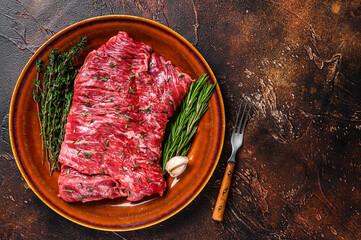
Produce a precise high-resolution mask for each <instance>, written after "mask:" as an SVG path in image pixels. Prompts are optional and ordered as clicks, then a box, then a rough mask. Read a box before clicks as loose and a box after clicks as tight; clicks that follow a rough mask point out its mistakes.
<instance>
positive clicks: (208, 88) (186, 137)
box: [162, 74, 217, 173]
mask: <svg viewBox="0 0 361 240" xmlns="http://www.w3.org/2000/svg"><path fill="white" fill-rule="evenodd" d="M182 75H183V74H181V75H180V76H179V77H183V76H184V75H183V76H182ZM207 78H208V77H207V75H206V74H203V75H201V76H200V77H199V79H198V81H196V82H193V83H192V84H191V86H190V89H189V91H188V93H187V94H186V96H185V97H184V99H183V101H182V104H181V110H180V113H179V114H178V116H177V118H176V120H175V122H174V123H173V124H172V125H171V130H170V134H169V135H168V139H167V140H166V142H165V144H164V149H163V163H162V164H163V172H164V173H165V166H166V164H167V162H168V160H169V159H171V158H172V157H174V156H186V155H187V153H188V151H189V148H190V146H191V143H192V142H191V140H192V138H193V136H194V134H195V133H196V132H197V128H198V123H199V121H200V119H201V117H202V116H203V114H204V113H205V112H206V111H207V109H208V101H209V99H210V97H211V96H212V94H213V89H214V87H215V86H216V84H217V83H215V84H208V83H207ZM168 94H169V93H168ZM169 95H170V94H169ZM169 103H170V104H174V102H169Z"/></svg>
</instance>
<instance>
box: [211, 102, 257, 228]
mask: <svg viewBox="0 0 361 240" xmlns="http://www.w3.org/2000/svg"><path fill="white" fill-rule="evenodd" d="M242 106H243V101H241V104H240V106H239V110H238V113H237V120H236V123H235V125H234V129H233V132H232V137H231V144H232V155H231V156H230V158H229V159H228V161H227V167H226V171H225V173H224V176H223V180H222V184H221V189H220V190H219V193H218V198H217V202H216V205H215V207H214V211H213V215H212V218H213V219H214V220H216V221H222V220H223V214H224V210H225V207H226V202H227V197H228V193H229V188H230V185H231V179H232V176H233V170H234V167H235V165H236V155H237V151H238V149H239V148H240V147H241V146H242V144H243V137H244V129H245V128H246V124H247V120H248V116H249V113H250V111H251V108H252V105H251V104H250V103H248V102H247V101H245V104H244V107H243V111H242ZM247 108H248V111H247V114H246V115H245V113H246V110H247ZM241 112H242V117H241V119H240V120H239V116H240V114H241ZM238 120H239V122H238ZM237 126H238V127H237Z"/></svg>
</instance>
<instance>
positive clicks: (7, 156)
mask: <svg viewBox="0 0 361 240" xmlns="http://www.w3.org/2000/svg"><path fill="white" fill-rule="evenodd" d="M0 7H1V8H0V9H1V11H0V49H1V53H2V54H1V55H2V59H1V61H0V70H1V75H0V88H1V94H0V101H1V106H0V117H1V119H2V122H1V123H2V125H1V135H0V183H1V184H0V239H19V238H24V239H39V238H43V239H50V238H56V239H91V238H94V239H102V238H107V239H110V238H114V239H116V238H120V239H323V238H324V239H361V230H360V229H361V216H360V214H361V134H360V133H361V71H360V70H361V61H360V60H361V31H360V30H361V1H359V0H357V1H351V0H344V1H341V0H333V1H331V0H330V1H312V0H305V1H301V0H298V1H296V0H294V1H282V0H280V1H272V0H271V1H257V0H256V1H254V0H241V1H211V0H199V1H183V0H182V1H175V0H173V1H165V0H157V1H137V0H135V1H121V0H109V1H100V0H99V1H90V0H86V1H77V0H69V1H65V0H64V1H55V0H51V1H45V0H44V1H41V0H29V1H25V0H3V1H1V2H0ZM108 14H128V15H135V16H141V17H145V18H148V19H151V20H154V21H157V22H160V23H162V24H164V25H166V26H168V27H170V28H172V29H174V30H175V31H177V32H178V33H180V34H181V35H182V36H184V37H185V38H186V39H187V40H188V41H190V42H191V43H192V44H194V46H195V47H196V48H197V49H198V50H199V51H200V53H201V54H202V55H203V56H204V57H205V59H206V60H207V62H208V63H209V65H210V66H211V68H212V69H213V71H214V73H215V75H216V77H217V78H218V81H219V85H220V87H221V90H222V94H223V97H224V104H225V109H226V117H227V122H226V124H227V125H226V137H225V144H224V150H223V153H222V156H221V159H220V162H219V165H218V167H217V169H216V171H215V173H214V175H213V177H212V178H211V179H210V181H209V183H208V184H207V186H206V187H205V189H204V190H203V191H202V192H201V193H200V195H199V196H198V197H197V198H196V199H195V200H194V201H193V202H192V203H191V204H190V205H189V206H187V207H186V208H185V209H184V210H182V211H181V212H180V213H178V214H177V215H175V216H174V217H172V218H170V219H169V220H167V221H165V222H162V223H160V224H158V225H156V226H153V227H150V228H146V229H142V230H137V231H131V232H103V231H97V230H92V229H88V228H85V227H82V226H79V225H77V224H75V223H72V222H70V221H68V220H66V219H64V218H63V217H61V216H60V215H58V214H57V213H55V212H54V211H52V210H51V209H50V208H48V207H47V206H46V205H45V204H43V203H42V202H41V201H40V200H39V198H38V197H36V196H35V194H34V193H33V192H32V190H31V189H29V187H28V186H27V184H26V183H25V181H24V179H23V178H22V177H21V174H20V172H19V170H18V168H17V166H16V163H15V160H14V158H13V155H12V151H11V146H10V144H9V133H8V118H9V114H8V112H9V105H10V100H11V96H12V91H13V89H14V86H15V84H16V81H17V78H18V76H19V75H20V72H21V70H22V68H23V67H24V66H25V64H26V62H27V61H28V59H29V58H30V57H31V55H32V54H33V53H34V52H35V51H36V49H37V48H39V46H41V44H43V43H44V42H45V41H46V40H47V39H49V38H50V37H51V36H52V35H53V34H55V33H56V32H58V31H59V30H61V29H63V28H65V27H67V26H69V25H71V24H73V23H75V22H77V21H80V20H83V19H86V18H90V17H95V16H100V15H108ZM241 97H244V98H246V99H249V100H250V101H252V102H253V103H254V105H255V106H256V111H255V112H254V114H253V116H252V119H251V121H250V122H249V125H248V127H247V133H246V138H245V144H244V148H243V149H242V151H240V152H239V154H238V159H239V161H238V164H237V167H236V171H235V176H234V178H233V183H232V190H231V192H230V196H229V201H228V205H227V209H226V214H225V220H224V222H223V223H217V222H213V221H212V220H211V214H212V209H213V205H214V203H215V200H216V197H217V194H218V189H219V186H220V180H221V178H222V176H223V172H224V170H225V161H226V159H227V158H228V156H229V155H230V150H231V146H230V143H229V141H230V132H231V130H232V126H233V122H234V120H235V116H234V113H235V112H236V110H237V108H238V104H239V100H240V98H241Z"/></svg>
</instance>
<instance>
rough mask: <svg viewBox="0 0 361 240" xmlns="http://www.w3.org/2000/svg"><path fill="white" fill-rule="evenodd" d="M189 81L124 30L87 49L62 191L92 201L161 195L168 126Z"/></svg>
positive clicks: (68, 132) (68, 131) (64, 156)
mask: <svg viewBox="0 0 361 240" xmlns="http://www.w3.org/2000/svg"><path fill="white" fill-rule="evenodd" d="M191 82H192V79H191V78H190V76H189V75H187V74H185V73H183V72H181V71H180V70H179V69H178V68H176V67H174V66H173V65H172V63H171V62H170V61H168V60H167V59H165V58H163V57H161V56H159V55H158V54H156V53H154V52H152V48H151V47H150V46H148V45H146V44H144V43H140V42H136V41H134V40H133V39H131V38H130V37H129V36H128V34H127V33H125V32H119V33H118V34H117V35H116V36H114V37H112V38H111V39H110V40H109V41H108V42H107V43H105V44H104V45H103V46H101V47H100V48H99V49H98V50H94V51H92V52H91V53H89V55H88V56H87V58H86V59H85V62H84V64H83V66H82V67H81V69H80V70H79V73H78V75H77V77H76V79H75V84H74V97H73V102H72V106H71V109H70V112H69V115H68V119H67V124H66V126H65V139H64V142H63V143H62V147H61V152H60V155H59V161H60V162H61V164H62V168H61V173H60V176H59V179H58V184H59V196H60V197H61V198H62V199H64V200H65V201H68V202H73V201H82V202H87V201H93V200H100V199H103V198H116V197H121V196H127V199H128V200H129V201H138V200H140V199H142V198H143V197H144V196H150V195H152V194H159V195H162V194H163V192H164V191H165V189H166V183H165V180H164V178H163V174H162V170H161V167H160V166H159V161H160V157H161V153H162V149H161V143H162V140H163V136H164V132H165V127H166V124H167V121H168V118H169V117H171V116H172V115H173V114H174V112H175V109H176V108H177V106H178V105H179V104H180V103H181V101H182V98H183V97H184V95H185V94H186V92H187V91H188V89H189V86H190V84H191Z"/></svg>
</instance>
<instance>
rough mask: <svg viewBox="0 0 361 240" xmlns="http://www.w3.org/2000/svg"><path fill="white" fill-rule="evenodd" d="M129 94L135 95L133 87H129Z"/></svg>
mask: <svg viewBox="0 0 361 240" xmlns="http://www.w3.org/2000/svg"><path fill="white" fill-rule="evenodd" d="M129 93H130V94H134V91H133V88H132V87H131V86H129Z"/></svg>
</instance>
